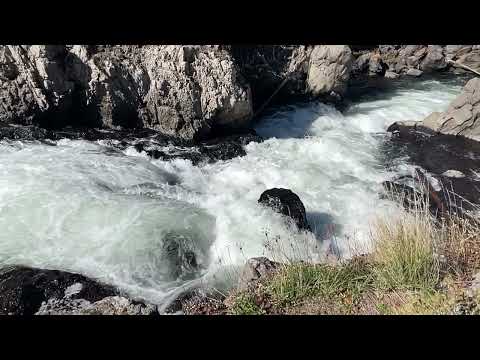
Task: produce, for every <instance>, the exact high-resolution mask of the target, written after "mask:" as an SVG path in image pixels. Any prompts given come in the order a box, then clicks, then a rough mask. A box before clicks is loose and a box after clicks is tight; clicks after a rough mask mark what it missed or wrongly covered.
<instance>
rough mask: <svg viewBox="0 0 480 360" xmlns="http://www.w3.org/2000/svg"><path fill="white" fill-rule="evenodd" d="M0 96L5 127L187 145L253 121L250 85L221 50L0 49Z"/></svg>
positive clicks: (180, 47)
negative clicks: (120, 134) (140, 134)
mask: <svg viewBox="0 0 480 360" xmlns="http://www.w3.org/2000/svg"><path fill="white" fill-rule="evenodd" d="M0 95H1V98H2V101H1V104H2V107H3V109H2V110H3V111H2V112H1V114H0V120H1V121H4V122H7V123H20V124H32V123H34V124H40V125H43V126H47V127H49V126H50V127H60V126H65V125H67V124H72V123H73V124H75V125H90V126H102V127H106V128H115V127H118V126H121V127H130V128H133V127H147V128H151V129H155V130H159V131H160V132H162V133H165V134H167V135H172V136H175V137H178V138H181V139H186V140H197V139H201V138H206V137H208V135H209V134H210V132H211V131H212V129H215V128H217V127H226V128H240V127H244V126H246V125H248V123H249V121H250V119H251V117H252V105H251V103H252V101H251V94H250V88H249V86H248V84H247V83H246V82H245V81H244V80H243V79H242V77H241V76H240V75H239V74H238V71H237V67H236V65H235V63H234V62H233V60H232V57H231V55H230V52H229V51H227V49H225V48H222V47H219V46H186V45H168V46H166V45H162V46H154V45H150V46H133V45H132V46H105V47H93V48H92V47H91V46H83V45H75V46H60V45H55V46H49V45H35V46H29V47H27V46H17V45H16V46H0ZM53 115H55V116H53Z"/></svg>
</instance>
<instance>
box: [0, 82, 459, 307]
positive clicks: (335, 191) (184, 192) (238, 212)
mask: <svg viewBox="0 0 480 360" xmlns="http://www.w3.org/2000/svg"><path fill="white" fill-rule="evenodd" d="M459 91H460V86H459V85H456V84H444V83H442V82H439V81H435V80H428V81H425V82H422V83H419V85H417V86H416V87H413V88H411V87H399V88H397V89H396V90H394V91H390V92H388V93H385V94H380V95H375V96H370V97H366V98H364V99H362V101H359V102H356V103H354V104H352V105H351V106H350V107H349V108H348V110H347V111H345V112H344V113H343V114H342V113H340V112H339V111H337V110H335V109H334V108H333V107H331V106H328V105H325V104H321V103H310V104H304V105H297V106H289V107H285V108H282V109H280V110H278V111H276V112H275V113H272V114H270V115H267V116H265V117H264V118H263V119H262V120H261V122H259V124H258V125H257V131H258V133H259V134H260V135H262V136H263V137H265V138H266V140H265V141H264V142H262V143H250V144H248V145H247V146H246V147H245V150H246V153H247V155H246V156H244V157H238V158H234V159H231V160H228V161H219V162H217V163H214V164H204V165H200V166H193V165H192V164H191V162H190V161H187V160H180V159H177V160H173V161H161V160H151V159H149V158H148V157H147V156H146V155H145V154H144V153H138V152H137V151H136V150H135V149H133V148H129V149H127V150H126V151H124V152H120V151H117V150H113V149H112V148H110V147H108V146H106V144H105V143H102V142H96V143H92V142H87V141H71V140H61V141H59V142H57V144H56V146H50V145H46V144H40V143H28V144H27V143H21V142H6V141H3V142H1V143H0V227H1V229H2V232H1V233H0V263H1V264H24V265H30V266H37V267H45V268H55V269H63V270H70V271H75V272H81V273H83V274H86V275H88V276H92V277H95V278H99V279H101V280H103V281H107V282H109V283H112V284H114V285H117V286H119V287H120V288H121V289H123V290H125V291H127V292H129V293H130V295H132V296H138V297H140V298H144V299H146V300H149V301H152V302H155V303H162V302H164V300H165V299H167V298H168V296H169V295H171V294H172V292H174V291H178V290H179V288H180V287H181V286H185V285H188V284H194V283H196V282H198V281H200V279H209V278H210V276H211V275H212V274H217V275H218V274H219V270H221V269H223V268H224V267H228V268H230V267H232V266H236V265H241V264H242V263H244V261H245V260H246V259H247V258H249V257H253V256H262V255H265V256H270V257H275V258H276V259H278V260H284V259H285V258H288V259H292V258H295V259H308V260H312V261H323V260H324V259H325V256H326V254H327V253H334V254H337V255H338V254H340V255H342V256H349V254H351V252H352V249H353V248H355V250H357V249H368V245H369V241H368V240H369V237H368V234H369V225H370V221H371V220H372V219H374V218H375V216H376V215H377V214H378V213H379V212H384V211H394V210H393V209H394V206H393V204H392V203H390V202H388V201H386V200H381V199H380V197H379V193H380V192H381V189H382V186H381V183H382V181H384V180H387V179H389V178H391V177H392V176H393V175H395V173H397V172H401V171H406V170H405V169H407V168H408V166H407V165H405V164H402V163H400V164H397V166H395V167H388V166H386V164H385V161H384V158H383V154H382V152H381V149H382V147H381V145H382V144H383V142H384V141H385V139H386V137H387V134H386V133H385V129H386V128H387V126H388V125H390V124H391V123H393V122H394V121H397V120H421V119H422V118H424V117H425V116H427V115H428V114H429V113H431V112H432V111H442V110H443V109H445V108H446V106H447V105H448V103H449V101H451V100H452V99H453V98H454V97H455V96H456V95H457V94H458V93H459ZM272 187H284V188H289V189H291V190H292V191H294V192H295V193H296V194H298V195H299V196H300V198H301V199H302V201H303V203H304V204H305V208H306V211H307V218H308V220H309V222H310V224H311V225H312V227H313V228H314V233H313V234H308V233H299V232H298V231H296V230H295V229H294V228H292V226H291V224H288V223H287V222H285V219H284V218H283V217H282V216H280V215H279V214H277V213H275V212H274V211H272V210H271V209H269V208H265V207H262V206H260V205H259V204H258V203H257V200H258V198H259V197H260V194H261V193H262V192H263V191H264V190H266V189H268V188H272ZM172 241H173V242H176V243H177V244H179V246H180V248H181V250H182V251H183V253H182V254H180V255H178V257H179V258H181V257H182V256H184V255H185V253H186V252H193V253H195V254H196V261H197V263H198V264H197V265H198V268H199V270H198V271H196V272H195V271H194V272H189V270H188V269H187V270H185V269H183V268H179V269H177V270H172V267H176V266H177V265H178V262H179V261H180V262H181V259H180V260H179V259H173V260H172V259H171V258H169V254H171V252H172ZM177 250H178V249H177V247H175V246H173V251H174V252H175V253H176V254H177V253H178V251H180V250H178V251H177Z"/></svg>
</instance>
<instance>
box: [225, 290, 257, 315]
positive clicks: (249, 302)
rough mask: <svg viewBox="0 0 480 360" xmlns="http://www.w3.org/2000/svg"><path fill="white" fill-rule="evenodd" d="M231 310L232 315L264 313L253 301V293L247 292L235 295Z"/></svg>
mask: <svg viewBox="0 0 480 360" xmlns="http://www.w3.org/2000/svg"><path fill="white" fill-rule="evenodd" d="M231 312H232V313H233V314H234V315H262V314H263V313H264V312H263V311H262V309H261V308H260V307H259V306H258V305H257V304H256V303H255V299H254V297H253V295H252V294H249V293H241V294H239V295H237V296H236V297H235V301H234V303H233V306H232V308H231Z"/></svg>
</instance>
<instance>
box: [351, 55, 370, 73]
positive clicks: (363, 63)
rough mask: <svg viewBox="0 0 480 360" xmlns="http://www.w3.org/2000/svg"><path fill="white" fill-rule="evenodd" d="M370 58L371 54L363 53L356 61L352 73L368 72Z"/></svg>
mask: <svg viewBox="0 0 480 360" xmlns="http://www.w3.org/2000/svg"><path fill="white" fill-rule="evenodd" d="M371 56H372V54H371V53H365V54H362V55H360V56H359V57H358V58H357V59H356V60H355V63H354V65H353V67H352V71H354V72H358V73H364V72H366V71H367V70H368V65H369V63H370V57H371Z"/></svg>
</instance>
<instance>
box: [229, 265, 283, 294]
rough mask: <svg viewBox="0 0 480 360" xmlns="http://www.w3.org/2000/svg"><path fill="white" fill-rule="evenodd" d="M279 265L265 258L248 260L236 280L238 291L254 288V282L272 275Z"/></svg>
mask: <svg viewBox="0 0 480 360" xmlns="http://www.w3.org/2000/svg"><path fill="white" fill-rule="evenodd" d="M279 265H280V264H278V263H276V262H273V261H271V260H269V259H268V258H266V257H257V258H251V259H248V260H247V263H246V264H245V266H244V267H243V270H242V272H241V274H240V277H239V280H238V287H237V288H238V290H239V291H243V290H247V289H249V287H251V286H254V284H255V282H257V281H259V280H261V279H265V278H266V277H267V276H269V275H271V274H272V273H274V272H275V270H276V269H278V267H279Z"/></svg>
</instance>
